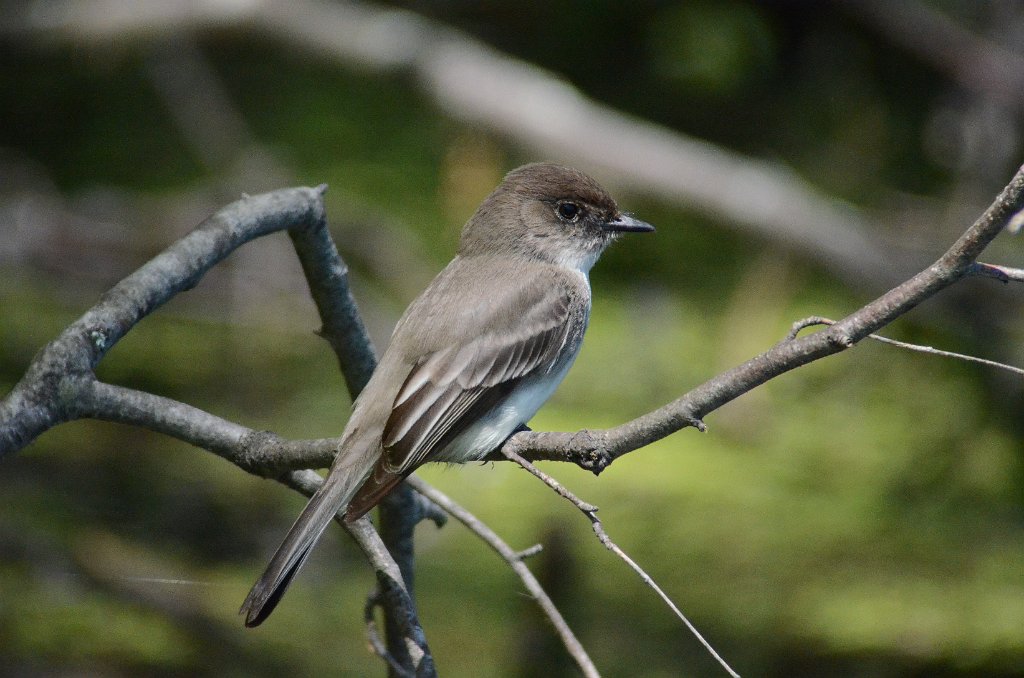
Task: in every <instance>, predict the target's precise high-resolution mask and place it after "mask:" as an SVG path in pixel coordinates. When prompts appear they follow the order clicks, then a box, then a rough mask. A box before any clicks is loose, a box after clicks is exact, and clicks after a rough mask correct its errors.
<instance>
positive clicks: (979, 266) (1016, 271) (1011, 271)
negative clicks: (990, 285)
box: [968, 261, 1024, 283]
mask: <svg viewBox="0 0 1024 678" xmlns="http://www.w3.org/2000/svg"><path fill="white" fill-rule="evenodd" d="M968 273H969V274H970V275H977V276H984V277H986V278H995V279H996V280H999V281H1001V282H1004V283H1007V282H1011V281H1013V282H1024V268H1010V267H1009V266H996V265H995V264H983V263H981V262H980V261H979V262H977V263H975V264H974V265H973V266H971V268H970V270H969V271H968Z"/></svg>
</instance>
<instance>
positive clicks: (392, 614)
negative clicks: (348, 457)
mask: <svg viewBox="0 0 1024 678" xmlns="http://www.w3.org/2000/svg"><path fill="white" fill-rule="evenodd" d="M281 482H282V483H284V484H285V485H287V486H288V487H291V488H292V489H295V490H298V491H299V492H301V493H303V494H305V495H306V496H312V494H313V493H314V492H316V490H317V488H318V487H320V485H321V483H323V478H321V477H320V475H319V474H317V473H315V472H313V471H294V472H292V473H289V474H287V475H286V476H284V477H283V478H281ZM335 522H337V523H338V524H340V525H341V526H342V527H343V528H345V530H346V531H347V532H348V533H349V534H350V535H352V538H353V539H355V541H356V543H357V544H359V547H360V549H362V551H363V554H364V555H365V556H366V559H367V560H368V561H369V562H370V564H371V565H372V566H373V569H374V572H376V574H377V592H376V596H378V604H379V605H381V606H382V607H383V608H384V609H385V611H386V612H387V616H388V618H389V620H392V622H393V624H394V626H395V629H396V630H397V632H398V634H399V639H398V641H399V642H398V643H397V644H399V645H401V646H402V647H403V649H404V650H405V652H404V653H403V654H404V658H408V659H409V661H410V664H411V666H412V667H413V672H414V674H415V675H417V676H422V677H423V678H431V677H435V678H436V676H437V671H436V669H435V668H434V659H433V655H432V654H431V653H430V648H429V647H428V645H427V639H426V635H425V634H424V632H423V628H422V627H421V626H420V622H419V619H418V617H417V615H416V603H415V602H414V601H413V598H412V595H411V592H410V591H409V590H408V589H407V588H406V585H405V582H404V580H403V578H402V568H401V567H399V564H398V562H396V560H395V558H393V557H392V555H391V552H390V551H389V550H388V547H387V546H386V545H385V543H384V541H383V540H382V539H381V538H380V535H378V534H377V531H376V530H374V529H373V524H372V523H371V522H370V519H369V518H367V517H366V516H363V517H362V518H360V519H359V520H357V521H355V522H353V523H349V522H346V521H345V519H344V518H343V516H341V515H337V516H335ZM371 614H372V613H371ZM389 635H390V634H389ZM395 640H396V639H394V638H390V637H389V639H388V645H389V646H390V647H392V648H393V647H394V646H395V644H396V642H395ZM377 654H379V655H380V656H381V657H382V658H383V659H385V661H387V662H388V663H389V664H391V663H392V661H397V662H398V664H399V665H400V666H402V667H403V668H402V670H403V671H407V670H408V669H406V668H405V666H404V665H403V662H402V661H401V660H402V657H395V656H394V653H393V652H391V651H387V650H385V652H384V653H383V654H381V653H380V652H377Z"/></svg>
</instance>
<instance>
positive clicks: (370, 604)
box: [363, 589, 415, 678]
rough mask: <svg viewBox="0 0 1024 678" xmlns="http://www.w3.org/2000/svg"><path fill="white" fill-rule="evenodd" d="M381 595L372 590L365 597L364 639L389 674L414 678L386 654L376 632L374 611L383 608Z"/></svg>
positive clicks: (385, 648) (386, 651)
mask: <svg viewBox="0 0 1024 678" xmlns="http://www.w3.org/2000/svg"><path fill="white" fill-rule="evenodd" d="M383 605H384V603H383V595H382V594H381V591H380V589H374V590H373V592H372V593H370V595H368V596H367V597H366V605H365V606H364V607H363V618H364V619H365V620H366V639H367V641H368V642H369V643H370V649H371V650H372V651H373V653H374V654H375V655H377V656H378V657H380V658H381V659H383V660H384V661H385V662H387V665H388V667H389V668H390V670H391V673H392V674H394V675H398V676H400V678H415V674H413V673H412V672H411V671H407V670H406V669H405V667H403V666H402V665H401V664H399V663H398V661H397V660H396V659H395V658H394V657H393V656H392V655H391V653H390V652H388V648H387V645H385V644H384V641H383V640H381V637H380V631H378V630H377V620H376V619H375V618H374V614H373V612H374V610H376V609H377V608H378V607H383Z"/></svg>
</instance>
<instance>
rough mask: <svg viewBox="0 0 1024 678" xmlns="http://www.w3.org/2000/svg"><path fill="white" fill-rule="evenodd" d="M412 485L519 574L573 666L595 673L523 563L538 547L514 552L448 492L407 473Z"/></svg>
mask: <svg viewBox="0 0 1024 678" xmlns="http://www.w3.org/2000/svg"><path fill="white" fill-rule="evenodd" d="M405 482H406V483H408V484H409V485H411V486H412V488H413V489H414V490H416V491H417V492H419V493H420V494H421V495H423V496H425V497H427V498H428V499H430V501H432V502H434V503H435V504H437V505H438V506H440V507H441V508H442V509H444V510H445V511H447V512H448V513H449V514H450V515H451V516H452V517H454V518H455V519H456V520H458V521H459V522H460V523H462V524H463V525H465V526H466V527H467V528H468V529H469V530H470V531H471V532H473V534H475V535H477V536H478V537H479V538H480V539H481V540H483V541H484V543H486V544H487V545H488V546H490V547H491V548H492V549H493V550H494V551H495V552H497V554H498V555H499V556H501V557H502V559H504V561H505V562H506V563H508V566H509V567H510V568H512V571H513V572H515V573H516V574H517V575H519V578H520V579H521V580H522V582H523V585H524V586H525V587H526V590H527V591H529V592H530V595H531V596H533V597H534V599H535V600H536V601H537V604H538V605H540V608H541V610H543V611H544V614H545V615H546V616H547V618H548V619H549V620H551V625H552V626H554V627H555V631H556V632H557V633H558V636H559V638H561V639H562V644H563V645H565V649H566V650H567V651H568V652H569V654H570V655H571V656H572V658H573V660H574V661H575V662H576V665H577V666H578V667H579V669H580V671H581V672H582V673H583V675H585V676H588V678H589V677H593V676H599V675H600V674H599V673H598V672H597V667H596V666H594V662H593V661H592V660H591V659H590V657H589V656H588V655H587V652H586V650H584V649H583V645H582V644H580V641H579V639H577V638H576V634H574V633H573V632H572V629H571V628H569V624H567V623H566V621H565V618H564V617H563V616H562V613H561V612H559V611H558V608H557V607H555V603H554V602H553V601H552V600H551V597H550V596H548V594H547V592H545V591H544V588H543V587H542V586H541V585H540V582H539V581H537V578H536V577H534V576H533V572H531V571H530V568H528V567H527V566H526V563H524V562H523V559H524V558H526V557H527V555H532V554H533V553H536V552H537V551H538V550H539V549H537V548H532V549H527V550H526V551H521V552H517V551H514V550H513V549H512V547H511V546H509V545H508V544H507V543H505V541H504V540H503V539H502V538H501V537H499V536H498V534H497V533H496V532H495V531H494V530H492V529H491V528H490V527H488V526H487V525H485V524H484V523H483V522H481V521H480V520H479V519H478V518H477V517H476V516H474V515H473V514H472V513H470V512H469V511H467V510H466V509H464V508H463V507H462V506H460V505H458V504H457V503H455V502H454V501H452V500H451V498H450V497H448V495H446V494H444V493H443V492H441V491H440V490H438V489H437V488H435V487H433V486H431V485H429V484H427V483H425V482H423V481H422V480H421V479H419V478H417V477H416V476H410V477H409V478H407V479H406V481H405Z"/></svg>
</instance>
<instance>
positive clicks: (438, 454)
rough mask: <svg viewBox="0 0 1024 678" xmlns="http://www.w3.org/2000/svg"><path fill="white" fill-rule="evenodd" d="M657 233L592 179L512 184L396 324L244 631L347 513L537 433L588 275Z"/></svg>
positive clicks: (531, 170) (568, 352)
mask: <svg viewBox="0 0 1024 678" xmlns="http://www.w3.org/2000/svg"><path fill="white" fill-rule="evenodd" d="M653 230H654V227H653V226H651V225H650V224H647V223H644V222H643V221H639V220H637V219H634V218H633V217H631V216H629V215H628V214H623V213H622V212H621V211H619V208H618V206H617V205H616V204H615V201H614V200H613V199H612V197H611V196H610V195H608V193H607V192H605V190H604V189H603V188H601V187H600V186H599V185H598V184H597V182H596V181H594V180H593V179H591V178H590V177H588V176H587V175H585V174H583V173H582V172H579V171H577V170H574V169H569V168H567V167H560V166H559V165H554V164H549V163H538V164H532V165H526V166H524V167H520V168H519V169H516V170H513V171H512V172H509V174H508V175H507V176H506V177H505V179H504V180H503V181H502V182H501V184H500V185H499V186H498V187H497V188H496V189H494V192H493V193H491V194H490V195H489V196H488V197H487V199H486V200H484V202H483V203H482V204H481V205H480V207H479V208H478V209H477V211H476V213H475V214H474V215H473V216H472V217H471V218H470V220H469V221H468V222H467V223H466V225H465V227H463V229H462V238H461V240H460V241H459V250H458V254H457V255H456V257H455V258H454V259H453V260H452V262H451V263H450V264H448V266H447V267H446V268H445V269H444V270H443V271H441V273H440V274H439V275H438V276H437V277H436V278H434V281H433V282H431V283H430V285H429V286H428V287H427V289H426V290H425V291H424V292H423V294H421V295H420V296H419V297H418V298H417V299H416V300H415V301H414V302H412V304H411V305H410V306H409V308H408V309H407V310H406V311H405V314H404V315H403V316H402V318H401V319H400V320H399V321H398V325H397V326H396V327H395V331H394V334H393V335H392V337H391V343H390V345H389V346H388V348H387V350H386V351H385V352H384V355H383V356H382V357H381V359H380V363H379V364H378V365H377V369H376V371H374V373H373V376H372V377H371V378H370V381H369V383H367V385H366V388H364V389H363V391H362V393H361V394H360V395H359V397H358V398H356V401H355V403H354V404H353V406H352V416H351V417H350V418H349V420H348V424H347V425H346V427H345V431H344V432H343V433H342V435H341V440H340V442H339V446H338V456H337V457H336V458H335V459H334V463H333V464H332V465H331V471H330V474H329V475H328V476H327V479H326V480H325V481H324V484H323V485H322V486H321V487H320V489H319V490H318V491H317V492H316V494H314V495H313V497H312V499H310V500H309V504H307V505H306V508H305V509H304V510H303V511H302V514H301V515H300V516H299V518H298V520H296V521H295V524H294V525H292V527H291V530H289V532H288V535H287V536H286V537H285V539H284V542H283V543H282V544H281V546H280V547H279V548H278V549H277V553H275V554H274V557H273V558H272V559H271V561H270V565H268V566H267V569H266V571H265V572H264V573H263V576H262V577H260V579H259V581H258V582H256V584H255V586H253V588H252V590H251V591H250V592H249V595H248V597H247V598H246V599H245V602H244V603H243V604H242V609H241V610H240V612H243V613H245V625H246V626H256V625H258V624H260V623H261V622H262V621H263V620H264V619H266V618H267V616H268V615H269V614H270V613H271V612H272V611H273V609H274V607H275V606H276V605H277V603H278V601H279V600H280V599H281V596H282V595H283V593H284V591H285V589H286V588H287V587H288V584H289V583H290V582H291V580H292V578H293V577H294V576H295V573H296V572H298V570H299V568H301V567H302V564H303V563H304V562H305V560H306V557H307V556H308V555H309V552H310V551H311V550H312V548H313V545H314V544H316V541H317V539H319V538H320V535H321V534H322V533H323V531H324V529H326V527H327V525H328V524H329V523H330V522H331V519H332V518H334V516H335V515H336V514H337V513H338V512H339V511H342V510H344V512H345V514H344V515H345V520H346V521H354V520H356V519H358V518H359V517H361V516H362V515H363V514H365V513H366V512H367V511H369V510H370V509H371V508H373V507H374V506H376V505H377V503H378V502H380V501H381V499H383V498H384V496H385V495H387V493H388V492H390V491H391V490H392V489H393V488H394V487H395V486H396V485H397V484H398V483H400V482H402V479H403V478H405V477H406V476H408V475H409V474H410V473H412V472H413V471H415V470H416V468H417V467H419V466H420V465H421V464H423V463H425V462H428V461H441V462H458V463H462V462H467V461H474V460H478V459H482V458H483V457H485V456H486V455H487V454H488V453H490V452H491V451H493V450H495V449H496V448H497V447H498V446H500V445H501V444H502V443H503V442H504V441H505V439H506V438H508V437H509V436H510V435H511V434H512V433H513V432H515V431H516V429H518V428H519V427H521V426H522V425H524V424H525V423H526V422H527V421H529V419H530V418H531V417H532V416H533V415H534V413H536V412H537V410H538V409H539V408H540V406H541V405H542V404H543V403H544V401H545V400H547V399H548V397H549V396H550V395H551V394H552V392H553V391H554V390H555V387H557V386H558V384H559V383H560V382H561V381H562V378H563V377H565V373H566V372H567V371H568V370H569V367H570V366H571V365H572V363H573V361H574V360H575V359H576V354H577V353H579V350H580V345H581V344H582V343H583V332H584V330H586V328H587V320H588V318H589V316H590V280H589V278H588V273H589V271H590V268H591V266H593V265H594V262H596V261H597V258H598V257H599V256H600V255H601V252H603V251H604V249H605V247H607V246H608V244H609V243H611V242H612V241H613V240H614V239H615V238H616V236H617V235H618V233H620V232H623V231H638V232H639V231H653Z"/></svg>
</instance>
